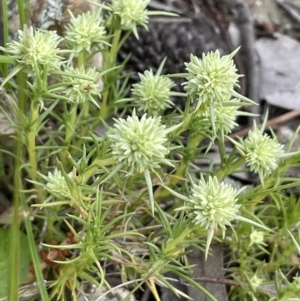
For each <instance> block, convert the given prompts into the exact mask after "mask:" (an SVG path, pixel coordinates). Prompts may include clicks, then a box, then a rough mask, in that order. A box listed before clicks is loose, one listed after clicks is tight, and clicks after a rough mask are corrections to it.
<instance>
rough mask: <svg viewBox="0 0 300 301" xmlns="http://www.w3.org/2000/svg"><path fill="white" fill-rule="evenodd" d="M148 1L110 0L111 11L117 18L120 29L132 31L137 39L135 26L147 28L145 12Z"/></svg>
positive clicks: (146, 14)
mask: <svg viewBox="0 0 300 301" xmlns="http://www.w3.org/2000/svg"><path fill="white" fill-rule="evenodd" d="M149 2H150V0H112V2H111V11H112V13H113V14H114V15H117V16H119V18H120V25H121V29H124V30H132V31H133V33H134V35H135V36H136V37H137V38H138V33H137V26H138V25H140V26H143V27H146V28H147V24H148V13H147V10H146V7H147V5H148V4H149Z"/></svg>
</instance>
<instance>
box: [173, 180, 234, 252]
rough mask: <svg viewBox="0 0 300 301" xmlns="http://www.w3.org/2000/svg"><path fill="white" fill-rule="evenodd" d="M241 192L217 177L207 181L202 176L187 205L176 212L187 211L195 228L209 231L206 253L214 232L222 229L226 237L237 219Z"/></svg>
mask: <svg viewBox="0 0 300 301" xmlns="http://www.w3.org/2000/svg"><path fill="white" fill-rule="evenodd" d="M239 193H240V191H238V190H236V189H235V188H234V187H232V186H231V185H229V184H226V183H223V182H222V183H219V181H218V179H217V177H211V176H209V177H208V180H207V181H206V180H205V179H204V177H203V175H201V178H200V180H199V183H198V184H195V183H193V181H192V188H191V195H190V196H189V197H188V200H187V201H186V202H185V205H184V206H182V207H180V208H177V209H176V210H187V212H188V217H189V218H190V219H191V221H192V223H193V224H194V225H195V226H200V227H204V228H205V229H207V230H208V236H207V243H206V252H205V255H206V257H207V254H208V250H209V246H210V243H211V240H212V237H213V234H214V231H215V230H217V229H220V230H221V231H222V235H223V237H224V235H225V230H226V226H227V225H230V222H231V221H232V220H233V219H235V218H236V216H237V213H238V210H239V208H240V205H239V204H237V195H238V194H239Z"/></svg>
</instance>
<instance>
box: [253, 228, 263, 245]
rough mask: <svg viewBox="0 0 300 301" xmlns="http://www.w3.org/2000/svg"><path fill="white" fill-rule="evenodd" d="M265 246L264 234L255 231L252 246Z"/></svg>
mask: <svg viewBox="0 0 300 301" xmlns="http://www.w3.org/2000/svg"><path fill="white" fill-rule="evenodd" d="M252 245H265V243H264V232H263V231H257V230H254V231H252V232H251V234H250V245H249V246H252Z"/></svg>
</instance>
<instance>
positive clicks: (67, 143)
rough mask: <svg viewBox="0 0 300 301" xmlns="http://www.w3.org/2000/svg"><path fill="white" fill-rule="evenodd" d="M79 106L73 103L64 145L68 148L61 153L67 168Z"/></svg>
mask: <svg viewBox="0 0 300 301" xmlns="http://www.w3.org/2000/svg"><path fill="white" fill-rule="evenodd" d="M77 106H78V105H77V104H72V107H71V115H70V119H69V122H67V124H66V134H65V141H64V145H65V147H66V148H65V149H64V150H63V151H62V153H61V161H62V164H63V166H64V167H65V168H66V167H67V166H68V161H69V160H68V152H69V148H70V144H71V141H72V138H73V136H74V131H75V124H76V117H77Z"/></svg>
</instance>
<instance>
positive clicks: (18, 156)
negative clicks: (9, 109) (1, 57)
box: [9, 72, 26, 301]
mask: <svg viewBox="0 0 300 301" xmlns="http://www.w3.org/2000/svg"><path fill="white" fill-rule="evenodd" d="M17 80H18V84H19V87H20V89H19V91H18V110H19V111H20V114H25V109H26V95H25V93H24V88H25V87H26V75H25V74H24V73H22V72H19V74H18V77H17ZM17 123H20V120H19V121H17ZM17 125H19V126H17V127H16V131H17V138H18V139H17V140H16V149H15V166H14V195H13V201H14V202H13V216H12V225H11V230H10V231H11V232H10V250H11V253H10V256H9V261H10V279H9V284H10V285H9V300H12V301H17V300H19V298H18V286H19V269H20V256H19V252H20V229H19V226H20V215H19V210H20V205H21V202H20V199H21V197H22V195H21V191H22V175H21V172H22V170H21V165H22V159H23V158H24V147H23V141H22V140H23V139H22V138H23V127H22V126H23V125H22V124H17ZM23 209H24V208H23Z"/></svg>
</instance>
